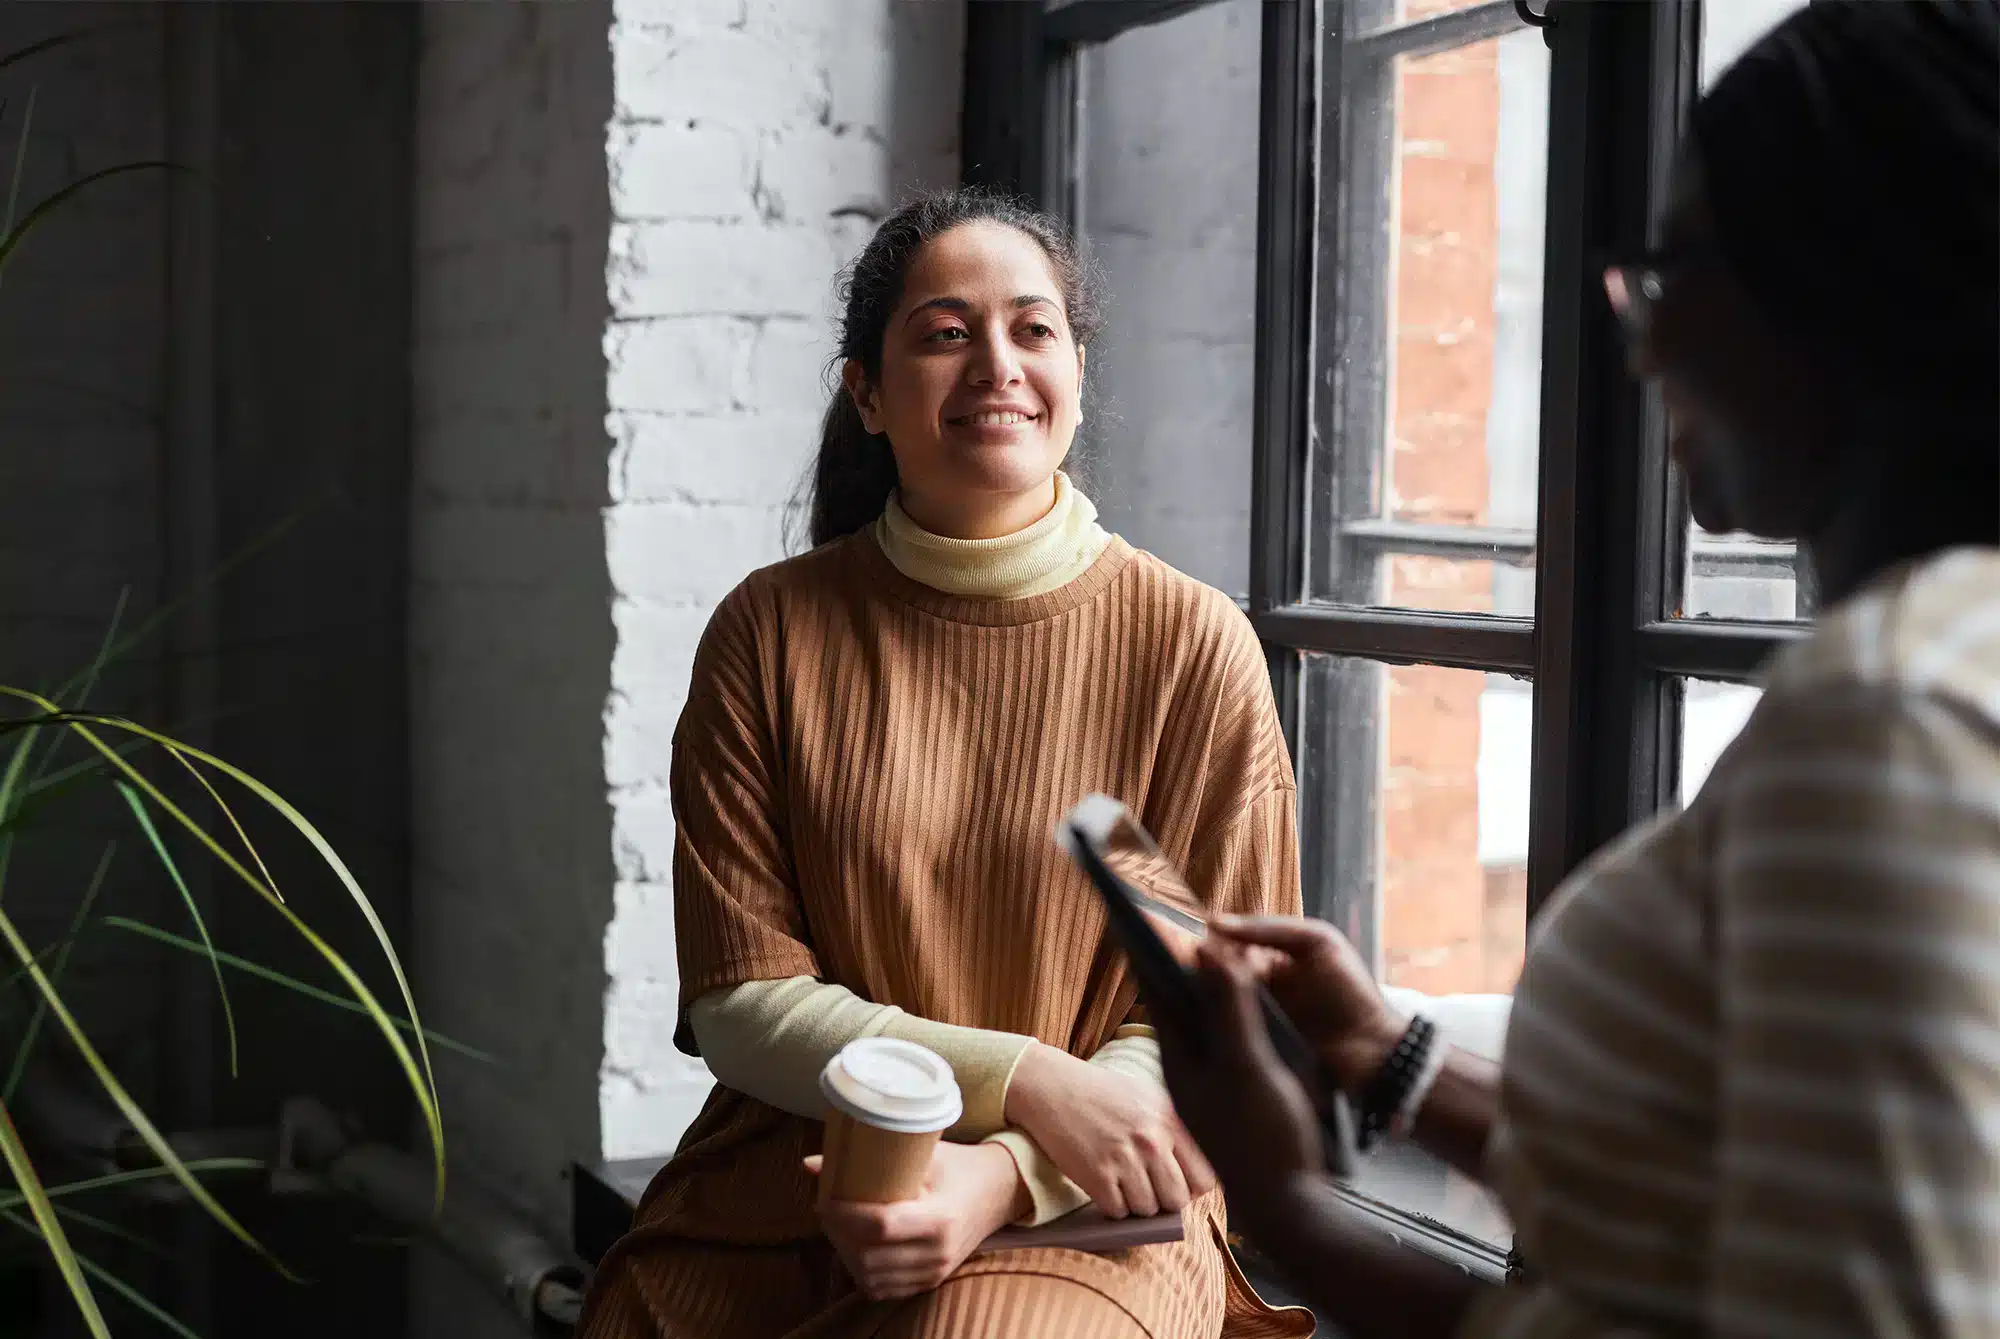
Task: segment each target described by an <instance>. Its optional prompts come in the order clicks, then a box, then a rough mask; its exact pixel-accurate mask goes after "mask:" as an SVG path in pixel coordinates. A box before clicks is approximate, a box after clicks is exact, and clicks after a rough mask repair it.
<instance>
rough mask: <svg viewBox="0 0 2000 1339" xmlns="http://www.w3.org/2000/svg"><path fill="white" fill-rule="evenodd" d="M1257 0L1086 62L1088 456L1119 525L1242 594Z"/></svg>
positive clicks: (1108, 46)
mask: <svg viewBox="0 0 2000 1339" xmlns="http://www.w3.org/2000/svg"><path fill="white" fill-rule="evenodd" d="M1261 25H1262V19H1261V12H1260V9H1259V6H1258V4H1257V2H1256V0H1227V3H1223V4H1217V5H1213V6H1210V7H1207V8H1204V9H1198V10H1194V11H1191V12H1189V13H1187V14H1184V15H1182V16H1181V17H1179V18H1176V19H1174V20H1172V21H1171V22H1168V23H1162V24H1157V25H1154V26H1152V27H1147V28H1138V29H1134V30H1133V31H1131V32H1128V33H1124V34H1122V35H1120V36H1119V37H1117V38H1115V39H1113V40H1112V41H1110V42H1107V43H1105V44H1104V45H1102V46H1099V47H1095V48H1092V49H1090V50H1087V51H1086V52H1084V53H1083V55H1082V56H1081V57H1080V58H1079V59H1080V63H1081V70H1080V76H1081V77H1080V84H1081V90H1082V91H1081V101H1082V108H1081V112H1082V114H1081V116H1080V117H1079V124H1080V126H1081V135H1082V146H1081V149H1082V153H1081V168H1080V171H1081V178H1082V180H1081V182H1080V183H1079V184H1080V189H1079V191H1078V192H1077V194H1078V196H1079V198H1080V200H1081V208H1080V211H1079V212H1080V218H1079V219H1078V220H1077V222H1078V224H1079V225H1080V228H1081V231H1082V233H1083V236H1084V240H1085V243H1086V245H1087V246H1088V248H1089V250H1090V253H1091V255H1092V256H1093V257H1094V258H1095V259H1096V261H1097V262H1098V264H1099V265H1100V266H1101V267H1102V270H1103V274H1104V278H1105V281H1106V288H1107V291H1108V294H1109V300H1108V303H1107V307H1106V316H1107V318H1108V319H1107V321H1106V325H1105V329H1104V332H1103V333H1102V334H1101V335H1100V336H1099V337H1098V339H1097V341H1096V343H1095V345H1094V346H1093V347H1092V348H1091V349H1090V356H1089V363H1088V370H1087V371H1086V373H1085V378H1084V380H1085V386H1086V391H1085V399H1084V427H1083V434H1082V437H1083V443H1082V444H1083V452H1082V458H1083V460H1084V461H1085V462H1086V465H1087V466H1089V467H1092V468H1091V474H1092V479H1091V482H1090V484H1089V488H1090V492H1091V495H1092V497H1093V498H1094V499H1095V500H1096V502H1097V504H1098V507H1099V510H1100V511H1101V512H1102V514H1103V518H1104V524H1105V525H1106V527H1108V528H1109V529H1112V530H1115V531H1117V532H1118V533H1120V534H1122V535H1124V536H1125V537H1126V538H1127V539H1129V540H1131V541H1132V543H1134V544H1136V545H1138V546H1139V547H1141V548H1144V549H1150V550H1151V551H1152V552H1154V553H1157V554H1158V555H1160V557H1162V558H1164V559H1166V560H1167V561H1168V562H1170V563H1172V564H1173V565H1174V566H1176V567H1178V568H1180V569H1181V570H1182V571H1184V572H1187V573H1188V574H1190V575H1192V576H1195V577H1199V578H1200V579H1201V580H1203V581H1206V582H1208V583H1209V584H1210V585H1213V586H1218V587H1220V588H1221V589H1223V590H1225V591H1227V592H1229V593H1230V594H1231V595H1235V596H1238V597H1242V596H1246V595H1247V594H1248V593H1249V573H1250V472H1251V471H1250V454H1251V453H1250V425H1251V393H1252V387H1253V384H1254V378H1253V376H1252V371H1253V369H1252V351H1253V348H1254V345H1255V342H1256V330H1255V325H1254V317H1255V313H1256V296H1257V295H1256V282H1257V153H1256V145H1257V86H1258V63H1259V50H1260V42H1261V34H1262V26H1261Z"/></svg>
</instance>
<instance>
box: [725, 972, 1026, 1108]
mask: <svg viewBox="0 0 2000 1339" xmlns="http://www.w3.org/2000/svg"><path fill="white" fill-rule="evenodd" d="M688 1012H689V1022H690V1024H691V1025H692V1026H693V1028H694V1033H695V1039H696V1041H698V1042H699V1043H700V1045H701V1054H702V1058H703V1059H704V1060H706V1061H707V1062H708V1067H709V1070H710V1072H711V1073H713V1074H714V1075H715V1077H716V1079H717V1081H719V1082H720V1083H722V1084H724V1085H725V1086H727V1087H730V1088H734V1089H735V1090H736V1091H737V1092H740V1093H748V1094H749V1095H750V1096H752V1097H754V1098H756V1099H757V1100H758V1101H760V1102H766V1103H769V1104H770V1105H772V1106H774V1107H777V1108H779V1109H780V1110H783V1111H789V1112H791V1113H792V1114H793V1115H796V1116H809V1117H811V1118H812V1119H814V1120H819V1119H821V1118H822V1117H824V1116H825V1114H826V1105H825V1103H824V1102H823V1101H822V1100H821V1098H820V1093H819V1074H820V1071H821V1070H823V1069H825V1068H826V1062H827V1061H829V1060H831V1059H833V1057H834V1056H835V1055H837V1054H838V1053H839V1051H840V1048H841V1047H843V1046H845V1045H847V1043H849V1042H851V1041H853V1040H855V1039H856V1038H859V1037H874V1036H886V1037H900V1038H902V1039H903V1040H905V1041H913V1042H916V1043H917V1044H918V1045H920V1046H927V1047H929V1048H930V1049H931V1050H933V1051H936V1052H937V1053H938V1054H939V1055H941V1056H943V1057H944V1059H945V1062H946V1063H947V1064H949V1065H950V1066H951V1069H952V1074H953V1076H954V1077H955V1078H956V1079H957V1080H958V1086H959V1091H960V1093H961V1094H962V1096H963V1097H964V1100H965V1113H964V1115H962V1116H961V1117H960V1118H959V1122H958V1124H956V1125H954V1126H952V1128H951V1129H950V1130H947V1131H946V1132H945V1137H946V1138H948V1139H953V1140H957V1141H959V1142H970V1141H973V1140H976V1139H980V1138H982V1137H984V1136H986V1135H988V1134H991V1133H993V1132H994V1131H995V1130H998V1129H1000V1128H1001V1127H1002V1126H1003V1125H1005V1124H1006V1110H1007V1083H1008V1080H1009V1079H1011V1078H1012V1077H1013V1074H1014V1066H1015V1065H1017V1064H1018V1063H1020V1059H1021V1056H1022V1055H1023V1054H1024V1053H1026V1051H1027V1049H1028V1047H1029V1045H1030V1044H1031V1039H1030V1038H1028V1037H1024V1036H1021V1035H1019V1034H1017V1033H1012V1032H994V1031H988V1030H987V1029H984V1028H969V1027H957V1026H954V1025H952V1024H949V1023H934V1022H932V1021H930V1020H929V1019H927V1018H917V1017H915V1016H913V1015H911V1014H908V1013H905V1012H904V1011H903V1010H901V1009H899V1008H897V1007H896V1006H895V1005H893V1004H872V1003H870V1002H869V1001H867V1000H864V999H862V998H861V997H860V996H858V995H856V994H855V993H854V992H853V991H851V990H849V989H848V988H847V987H845V986H837V985H832V984H830V983H828V982H825V981H819V980H815V979H814V978H812V977H810V976H793V977H785V978H783V979H780V980H775V981H747V982H745V983H744V984H742V985H740V986H732V987H729V988H728V989H725V990H716V991H710V992H709V993H708V994H706V995H703V996H702V997H701V998H699V999H697V1000H696V1001H695V1002H694V1004H693V1005H692V1006H691V1007H690V1009H689V1011H688Z"/></svg>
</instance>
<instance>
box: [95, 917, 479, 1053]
mask: <svg viewBox="0 0 2000 1339" xmlns="http://www.w3.org/2000/svg"><path fill="white" fill-rule="evenodd" d="M98 924H99V925H109V926H111V927H113V928H114V929H119V930H128V931H130V932H131V933H133V934H138V935H144V936H145V937H146V938H148V939H151V940H154V941H155V942H157V943H161V944H166V945H169V946H171V947H173V948H177V949H180V950H182V951H183V952H187V953H202V952H205V950H204V948H203V947H202V945H200V944H198V943H196V942H195V941H194V940H192V939H185V938H182V937H181V936H180V935H177V934H175V933H174V932H173V931H171V930H162V929H160V928H159V927H158V926H154V925H148V924H146V922H144V921H135V920H132V919H131V918H129V917H126V916H105V917H102V918H100V919H99V921H98ZM215 956H216V958H217V959H218V960H219V961H220V962H221V963H222V965H223V966H224V967H233V968H235V969H236V970H237V971H239V972H243V973H246V974H247V975H250V976H254V977H257V978H258V979H259V980H263V981H269V982H270V983H271V984H272V985H274V986H283V987H284V988H285V989H286V990H292V991H297V992H298V993H299V994H301V995H304V996H306V997H308V998H309V999H315V1000H318V1001H319V1002H320V1003H322V1004H330V1005H332V1006H333V1007H334V1008H336V1009H345V1010H346V1011H347V1012H349V1013H351V1014H359V1015H361V1016H362V1017H363V1018H366V1017H367V1016H368V1011H367V1010H366V1009H364V1008H362V1007H361V1006H360V1005H358V1004H356V1003H355V1002H354V1001H353V1000H350V999H344V998H342V997H341V996H339V995H336V994H334V993H333V992H332V991H330V990H321V989H320V988H319V987H318V986H311V985H307V984H306V983H305V982H303V981H301V980H299V979H298V978H297V977H294V976H287V975H285V973H283V972H280V971H275V970H273V969H272V968H269V967H266V966H264V965H263V964H262V963H257V962H251V961H250V960H249V959H247V958H239V957H236V956H235V955H234V954H231V953H227V952H224V951H222V950H220V949H218V950H216V954H215ZM392 1021H393V1022H394V1023H395V1024H396V1026H397V1027H398V1028H399V1029H401V1030H402V1031H404V1032H415V1031H416V1027H415V1025H414V1024H412V1023H411V1022H410V1020H409V1019H407V1018H394V1019H392ZM424 1038H425V1039H426V1040H427V1041H429V1042H430V1043H431V1044H432V1045H434V1046H442V1047H444V1049H446V1050H447V1051H456V1052H457V1053H458V1054H460V1055H462V1056H465V1057H467V1058H468V1059H472V1060H480V1061H484V1062H485V1063H487V1064H489V1065H497V1064H499V1063H500V1061H499V1059H498V1058H497V1057H495V1056H493V1055H490V1054H488V1053H487V1052H485V1051H482V1050H480V1049H478V1048H477V1047H474V1046H468V1045H466V1044H465V1043H464V1042H462V1041H454V1040H453V1039H452V1038H450V1037H447V1036H445V1035H444V1033H442V1032H435V1031H432V1030H431V1029H430V1028H425V1029H424Z"/></svg>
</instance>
